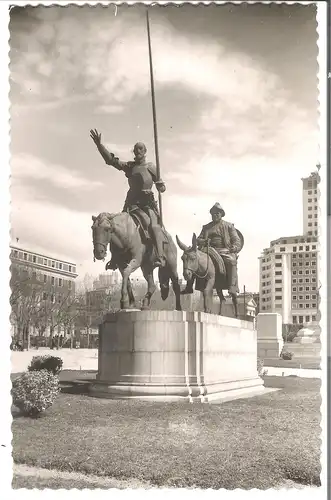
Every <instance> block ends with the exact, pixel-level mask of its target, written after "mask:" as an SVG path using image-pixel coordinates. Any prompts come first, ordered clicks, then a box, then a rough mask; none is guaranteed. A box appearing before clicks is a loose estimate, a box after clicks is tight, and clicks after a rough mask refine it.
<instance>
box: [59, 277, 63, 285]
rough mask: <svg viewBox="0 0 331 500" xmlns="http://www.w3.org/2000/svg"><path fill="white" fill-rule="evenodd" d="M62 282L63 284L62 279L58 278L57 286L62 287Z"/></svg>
mask: <svg viewBox="0 0 331 500" xmlns="http://www.w3.org/2000/svg"><path fill="white" fill-rule="evenodd" d="M62 282H63V280H62V278H59V286H62Z"/></svg>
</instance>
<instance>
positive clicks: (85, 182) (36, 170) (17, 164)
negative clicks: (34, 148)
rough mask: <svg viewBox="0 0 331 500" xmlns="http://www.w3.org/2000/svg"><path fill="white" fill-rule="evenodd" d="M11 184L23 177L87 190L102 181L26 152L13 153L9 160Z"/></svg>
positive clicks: (57, 185)
mask: <svg viewBox="0 0 331 500" xmlns="http://www.w3.org/2000/svg"><path fill="white" fill-rule="evenodd" d="M11 172H12V179H13V181H12V184H14V185H16V182H19V183H21V182H22V181H23V180H24V179H32V180H36V181H37V180H38V181H44V182H45V183H47V184H53V185H54V186H56V187H60V188H63V189H79V190H84V191H89V190H91V189H94V188H96V187H98V186H102V183H101V182H99V181H95V180H90V179H86V178H84V177H82V176H81V175H80V174H79V173H78V172H75V171H68V169H66V168H65V167H63V166H61V165H53V164H51V163H45V162H43V161H41V160H40V159H38V158H35V157H33V156H31V155H28V154H24V153H22V154H19V155H15V156H14V157H13V158H12V161H11Z"/></svg>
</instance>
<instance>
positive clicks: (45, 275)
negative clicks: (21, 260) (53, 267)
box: [44, 274, 47, 283]
mask: <svg viewBox="0 0 331 500" xmlns="http://www.w3.org/2000/svg"><path fill="white" fill-rule="evenodd" d="M44 283H47V274H44Z"/></svg>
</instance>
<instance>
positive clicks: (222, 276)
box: [195, 247, 228, 292]
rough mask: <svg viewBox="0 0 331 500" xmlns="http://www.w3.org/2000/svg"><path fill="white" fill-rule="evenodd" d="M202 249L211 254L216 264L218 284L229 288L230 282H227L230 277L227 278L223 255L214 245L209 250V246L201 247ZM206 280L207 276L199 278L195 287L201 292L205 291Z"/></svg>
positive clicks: (224, 288)
mask: <svg viewBox="0 0 331 500" xmlns="http://www.w3.org/2000/svg"><path fill="white" fill-rule="evenodd" d="M200 250H201V251H202V252H204V253H207V254H208V255H209V257H210V258H211V261H212V263H213V264H214V266H215V270H216V280H215V282H217V283H218V285H219V286H220V288H222V290H226V289H227V288H228V283H227V282H228V279H227V273H226V267H225V264H224V260H223V259H222V256H221V255H220V254H219V253H218V252H217V250H215V248H213V247H209V248H208V250H207V248H201V249H200ZM205 281H206V279H205V278H197V279H196V283H195V289H196V290H198V291H199V292H203V290H204V288H205Z"/></svg>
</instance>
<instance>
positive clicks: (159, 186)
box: [155, 181, 166, 193]
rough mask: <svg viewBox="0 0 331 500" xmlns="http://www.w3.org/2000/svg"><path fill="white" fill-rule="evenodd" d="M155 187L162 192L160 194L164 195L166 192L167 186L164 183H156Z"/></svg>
mask: <svg viewBox="0 0 331 500" xmlns="http://www.w3.org/2000/svg"><path fill="white" fill-rule="evenodd" d="M155 186H156V189H157V190H158V191H159V192H160V193H164V191H165V190H166V187H165V184H164V182H163V181H156V182H155Z"/></svg>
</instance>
